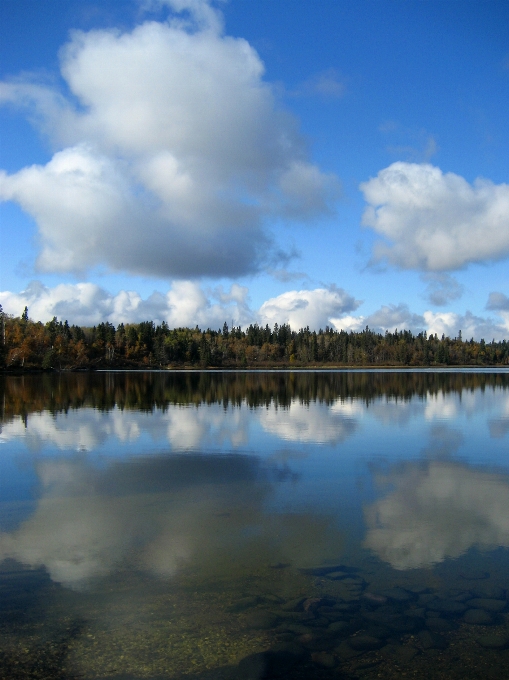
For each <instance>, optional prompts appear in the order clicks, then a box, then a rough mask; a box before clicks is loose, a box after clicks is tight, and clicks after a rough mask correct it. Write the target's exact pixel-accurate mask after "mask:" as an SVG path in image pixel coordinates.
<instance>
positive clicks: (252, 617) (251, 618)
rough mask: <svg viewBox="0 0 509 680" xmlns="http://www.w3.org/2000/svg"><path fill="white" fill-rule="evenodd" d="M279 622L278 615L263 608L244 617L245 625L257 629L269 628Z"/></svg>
mask: <svg viewBox="0 0 509 680" xmlns="http://www.w3.org/2000/svg"><path fill="white" fill-rule="evenodd" d="M277 623H278V617H277V616H276V615H275V614H272V613H271V612H267V611H264V610H262V609H259V610H256V611H252V612H249V613H248V614H247V615H246V617H245V618H244V625H245V626H246V628H253V629H255V630H268V629H269V628H274V626H275V625H276V624H277Z"/></svg>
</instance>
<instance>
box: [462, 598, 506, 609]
mask: <svg viewBox="0 0 509 680" xmlns="http://www.w3.org/2000/svg"><path fill="white" fill-rule="evenodd" d="M466 604H467V605H468V606H469V607H471V608H472V609H484V610H485V611H488V612H501V611H503V610H504V609H505V608H506V607H507V602H506V600H493V599H491V598H487V597H476V598H474V599H473V600H468V602H467V603H466Z"/></svg>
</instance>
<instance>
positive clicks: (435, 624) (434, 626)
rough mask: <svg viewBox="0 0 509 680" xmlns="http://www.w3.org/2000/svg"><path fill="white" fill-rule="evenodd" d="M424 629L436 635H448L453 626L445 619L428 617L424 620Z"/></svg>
mask: <svg viewBox="0 0 509 680" xmlns="http://www.w3.org/2000/svg"><path fill="white" fill-rule="evenodd" d="M426 628H429V629H430V630H433V631H435V632H436V633H448V632H449V631H450V630H452V629H453V626H452V624H451V623H450V622H449V621H446V619H442V618H441V617H439V616H436V617H435V616H430V617H429V618H428V619H426Z"/></svg>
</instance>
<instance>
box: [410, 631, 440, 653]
mask: <svg viewBox="0 0 509 680" xmlns="http://www.w3.org/2000/svg"><path fill="white" fill-rule="evenodd" d="M417 638H418V640H419V642H420V643H421V645H422V647H423V649H445V648H446V647H447V640H445V638H443V637H442V636H441V635H439V634H438V633H433V632H431V631H429V630H421V632H420V633H419V635H418V636H417Z"/></svg>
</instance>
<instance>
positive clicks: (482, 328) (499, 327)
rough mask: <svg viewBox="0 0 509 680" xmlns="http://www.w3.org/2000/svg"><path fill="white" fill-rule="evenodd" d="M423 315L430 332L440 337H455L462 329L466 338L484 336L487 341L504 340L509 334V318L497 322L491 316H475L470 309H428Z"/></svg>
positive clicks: (476, 338)
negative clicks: (462, 311) (443, 310)
mask: <svg viewBox="0 0 509 680" xmlns="http://www.w3.org/2000/svg"><path fill="white" fill-rule="evenodd" d="M502 314H503V313H501V316H502ZM423 316H424V321H425V325H426V329H427V331H428V334H432V333H433V334H435V333H436V334H437V335H438V337H439V338H440V337H442V334H445V335H446V336H449V337H450V338H455V337H457V335H458V333H459V331H461V335H462V338H463V339H464V340H470V338H474V339H475V340H480V339H481V338H484V339H485V340H486V341H487V342H491V341H492V340H493V339H495V340H497V341H499V340H504V339H506V338H507V336H508V335H509V318H507V319H504V320H503V322H502V323H497V322H496V321H494V320H493V319H490V318H484V317H480V316H475V315H474V314H472V313H471V312H469V311H467V312H466V313H465V314H456V313H455V312H431V311H427V312H424V314H423ZM508 317H509V315H508Z"/></svg>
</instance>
